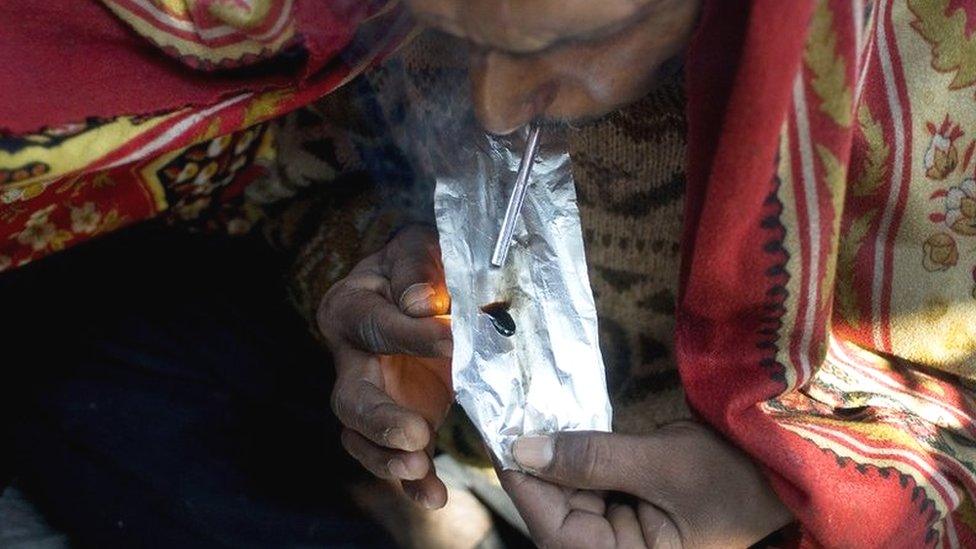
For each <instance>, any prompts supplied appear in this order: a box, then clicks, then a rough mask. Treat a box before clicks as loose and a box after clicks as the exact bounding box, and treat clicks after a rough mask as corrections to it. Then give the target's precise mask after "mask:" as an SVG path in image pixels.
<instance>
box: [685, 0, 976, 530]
mask: <svg viewBox="0 0 976 549" xmlns="http://www.w3.org/2000/svg"><path fill="white" fill-rule="evenodd" d="M746 4H748V6H747V5H746ZM804 27H805V28H804ZM974 28H976V2H971V1H965V0H878V1H877V2H873V3H867V2H862V1H859V0H855V1H853V2H852V1H850V0H815V1H809V2H791V3H788V4H787V3H783V2H776V1H754V2H728V3H720V2H712V3H710V4H708V7H707V9H706V11H705V15H704V19H703V21H702V29H701V30H700V31H699V34H698V37H697V42H696V43H695V45H694V46H693V48H692V51H691V54H690V56H689V64H688V67H687V74H688V78H689V92H688V93H689V98H690V99H689V106H688V113H689V118H690V122H689V132H690V133H689V151H690V154H689V164H688V170H689V177H688V199H687V203H686V211H685V213H686V225H685V236H684V242H683V250H682V251H683V268H682V290H681V295H680V297H679V302H678V320H677V342H676V347H677V355H678V361H679V366H680V369H681V373H682V378H683V381H684V385H685V390H686V391H687V394H688V398H689V402H690V403H691V405H692V406H693V408H695V409H696V410H697V411H698V412H699V413H700V414H701V415H702V416H703V417H704V418H705V419H707V420H708V421H709V422H710V423H712V424H713V425H714V426H716V427H717V428H719V429H720V430H722V431H723V432H724V433H726V434H727V435H728V436H729V437H730V438H731V439H732V440H734V441H735V442H736V443H738V444H739V445H740V446H742V447H743V448H744V449H745V450H746V451H748V452H749V453H750V454H752V455H753V456H754V457H755V458H756V459H757V460H758V461H759V462H761V463H762V464H763V465H764V466H765V467H766V468H767V470H768V471H769V473H770V478H771V481H772V482H773V484H774V486H775V487H776V489H777V491H778V492H779V494H780V496H781V497H782V499H783V500H784V501H785V502H786V503H787V504H788V505H789V506H790V507H791V508H792V509H793V511H794V512H795V513H796V515H797V517H798V518H799V519H800V521H801V522H802V524H803V526H804V528H805V529H806V532H807V534H808V536H809V537H810V538H811V539H812V540H816V541H818V542H820V543H822V544H824V545H827V546H838V547H847V546H854V547H862V546H923V545H946V546H950V547H954V546H959V545H965V546H972V545H974V544H976V536H974V532H976V521H974V518H976V515H974V514H973V509H974V508H973V504H972V498H973V496H974V494H976V431H974V430H973V421H974V419H976V416H974V412H976V407H974V400H973V398H974V396H976V395H974V393H973V391H972V389H971V387H972V386H971V382H972V380H973V377H974V372H976V370H974V368H976V322H974V319H976V299H974V297H976V296H974V285H976V280H974V278H973V275H974V272H973V268H974V267H976V256H974V255H973V254H974V252H976V246H974V245H976V239H974V237H973V235H972V234H971V233H972V231H971V227H970V225H971V223H970V221H971V220H972V219H973V216H972V215H970V214H974V215H976V209H974V207H976V202H974V201H973V200H972V197H973V191H974V190H976V187H974V186H973V183H972V182H973V179H972V178H973V173H974V170H976V164H974V163H973V159H972V150H973V147H974V145H973V139H972V134H973V132H974V131H976V104H974V99H976V94H974V92H976V85H974V84H976V79H974V73H973V69H974V68H976V65H974V63H976V57H973V56H972V55H967V52H968V51H969V50H970V49H971V44H972V43H973V42H972V40H973V39H972V35H973V30H974ZM770 29H776V30H775V32H771V31H770ZM804 30H806V32H804ZM720 37H722V38H724V39H725V42H723V43H721V44H719V42H718V41H719V39H720ZM720 47H721V48H723V49H722V52H723V53H722V54H721V55H718V56H715V55H714V52H715V51H716V50H717V48H720ZM728 67H734V68H733V69H729V68H728ZM783 67H790V68H791V69H790V70H789V71H784V70H783ZM716 127H722V128H723V129H722V132H721V133H719V134H716V132H715V131H714V128H716ZM868 516H869V517H870V519H867V518H866V517H868Z"/></svg>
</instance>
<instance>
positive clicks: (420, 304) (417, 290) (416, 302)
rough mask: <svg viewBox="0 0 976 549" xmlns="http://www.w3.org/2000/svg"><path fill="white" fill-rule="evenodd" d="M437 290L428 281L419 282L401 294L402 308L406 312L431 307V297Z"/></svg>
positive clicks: (421, 310) (420, 310)
mask: <svg viewBox="0 0 976 549" xmlns="http://www.w3.org/2000/svg"><path fill="white" fill-rule="evenodd" d="M435 294H436V292H435V291H434V287H433V286H431V285H430V284H427V283H426V282H418V283H417V284H414V285H412V286H410V287H409V288H407V289H406V290H404V291H403V295H401V296H400V310H401V311H404V312H408V311H411V312H423V311H426V310H428V309H430V307H431V304H430V302H431V298H433V297H434V295H435Z"/></svg>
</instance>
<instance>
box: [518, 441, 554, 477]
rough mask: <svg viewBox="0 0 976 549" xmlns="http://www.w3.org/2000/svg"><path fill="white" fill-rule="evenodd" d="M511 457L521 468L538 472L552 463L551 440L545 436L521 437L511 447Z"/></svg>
mask: <svg viewBox="0 0 976 549" xmlns="http://www.w3.org/2000/svg"><path fill="white" fill-rule="evenodd" d="M512 455H513V456H514V457H515V461H516V462H518V464H519V465H521V466H522V467H524V468H526V469H529V470H534V471H539V470H542V469H545V468H546V467H548V466H549V464H550V463H551V462H552V456H553V453H552V438H551V437H547V436H528V437H521V438H519V439H518V440H516V441H515V444H513V445H512Z"/></svg>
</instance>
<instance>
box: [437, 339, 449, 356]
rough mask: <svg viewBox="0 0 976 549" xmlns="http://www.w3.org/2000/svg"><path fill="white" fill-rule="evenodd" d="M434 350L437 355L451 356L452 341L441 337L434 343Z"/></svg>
mask: <svg viewBox="0 0 976 549" xmlns="http://www.w3.org/2000/svg"><path fill="white" fill-rule="evenodd" d="M434 352H435V353H437V355H438V356H442V357H444V358H451V357H452V356H454V342H453V341H451V340H450V339H442V340H441V341H438V342H437V343H435V344H434Z"/></svg>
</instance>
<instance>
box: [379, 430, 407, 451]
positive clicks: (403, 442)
mask: <svg viewBox="0 0 976 549" xmlns="http://www.w3.org/2000/svg"><path fill="white" fill-rule="evenodd" d="M383 440H384V441H386V444H387V446H390V447H392V448H405V447H406V446H407V433H406V432H405V431H404V430H403V429H401V428H399V427H391V428H389V429H387V430H386V432H385V433H383Z"/></svg>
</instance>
